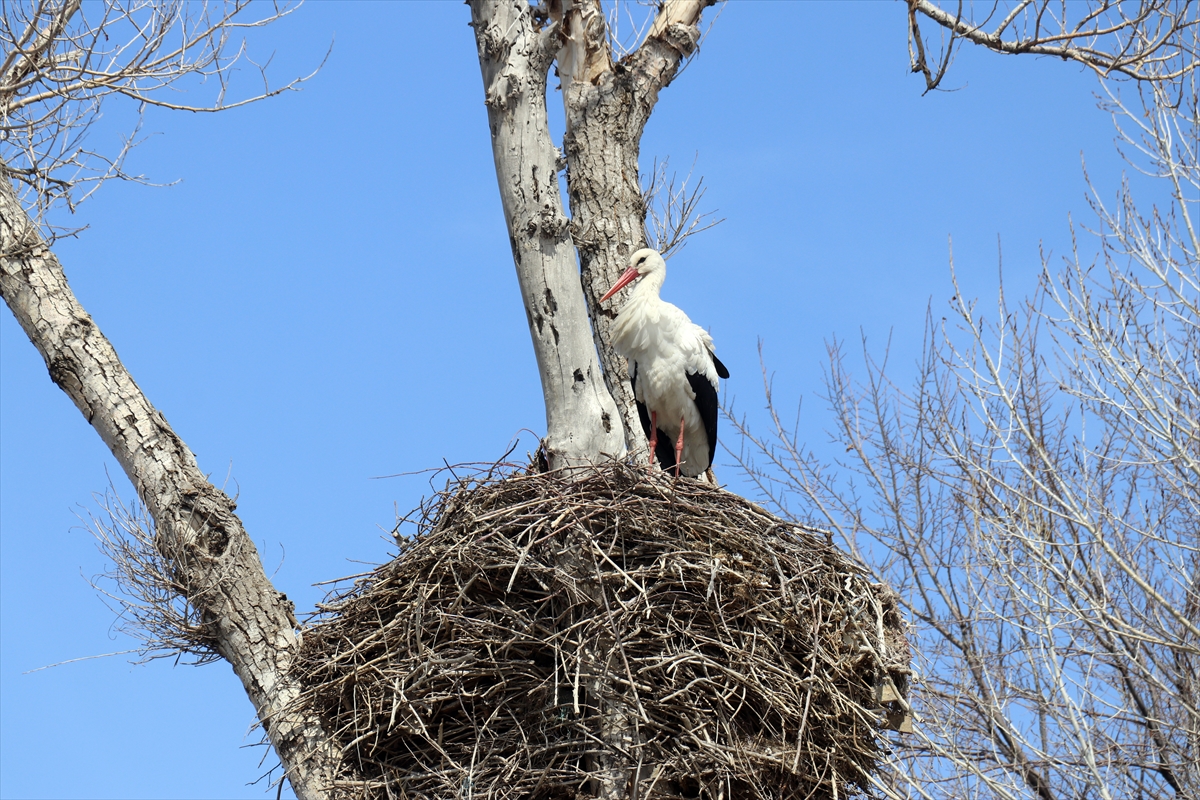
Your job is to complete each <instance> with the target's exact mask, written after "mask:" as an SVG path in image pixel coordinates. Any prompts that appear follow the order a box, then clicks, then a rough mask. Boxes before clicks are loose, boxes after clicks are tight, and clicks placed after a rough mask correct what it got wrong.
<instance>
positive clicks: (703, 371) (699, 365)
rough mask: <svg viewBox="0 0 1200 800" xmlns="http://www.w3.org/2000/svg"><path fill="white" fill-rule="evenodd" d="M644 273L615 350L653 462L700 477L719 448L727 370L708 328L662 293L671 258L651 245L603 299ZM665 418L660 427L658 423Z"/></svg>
mask: <svg viewBox="0 0 1200 800" xmlns="http://www.w3.org/2000/svg"><path fill="white" fill-rule="evenodd" d="M638 278H641V280H640V281H639V282H638V284H637V286H635V287H633V291H632V292H630V294H629V300H628V301H626V303H625V306H624V307H623V308H622V309H621V311H620V313H619V314H617V320H616V322H615V323H614V324H613V338H612V343H613V348H614V349H616V351H617V352H618V353H620V354H621V355H623V356H625V357H626V358H628V359H629V376H630V379H631V380H632V381H633V396H634V398H635V399H636V400H637V408H638V416H639V417H640V418H641V420H642V430H644V431H645V433H646V437H647V438H648V439H649V440H650V454H651V455H650V463H651V464H653V463H654V457H655V456H658V463H659V464H660V465H662V468H663V469H664V470H669V469H671V468H672V467H674V468H675V475H676V477H678V475H679V472H680V469H681V468H682V471H683V474H684V475H687V476H689V477H695V476H697V475H702V474H703V473H704V471H705V470H707V469H708V468H709V466H710V465H711V464H712V461H713V455H714V453H715V452H716V449H717V378H718V377H721V378H728V377H729V370H727V369H725V365H724V364H722V363H721V361H720V359H718V358H717V357H716V355H715V354H714V353H713V340H712V337H711V336H709V335H708V331H706V330H704V329H703V328H701V327H700V326H699V325H695V324H693V323H692V321H691V320H690V319H688V317H687V314H684V313H683V312H682V311H680V310H679V309H678V308H676V307H675V306H673V305H671V304H670V303H668V302H666V301H664V300H663V299H662V298H660V297H659V296H658V293H659V291H660V290H661V289H662V285H663V281H665V280H666V278H667V262H665V261H663V257H662V256H661V255H659V254H658V252H657V251H655V250H651V249H650V248H648V247H646V248H643V249H641V250H638V251H637V252H636V253H634V254H633V255H632V256H631V257H630V259H629V269H627V270H625V272H624V273H623V274H622V275H621V277H620V278H618V279H617V282H616V283H614V284H613V287H612V288H611V289H609V290H608V293H607V294H605V295H604V297H601V298H600V302H601V303H603V302H604V301H605V300H607V299H608V298H610V297H612V296H613V295H614V294H616V293H617V292H618V291H620V290H621V289H622V288H624V287H625V286H628V285H629V284H630V283H632V282H633V281H635V280H637V279H638ZM660 420H661V427H660V422H659V421H660Z"/></svg>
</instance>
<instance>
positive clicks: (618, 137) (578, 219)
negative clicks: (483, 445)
mask: <svg viewBox="0 0 1200 800" xmlns="http://www.w3.org/2000/svg"><path fill="white" fill-rule="evenodd" d="M712 3H713V0H667V1H666V2H664V3H663V5H662V8H661V9H660V10H659V13H658V15H657V17H655V20H654V23H653V25H652V26H651V29H650V32H649V34H647V37H646V40H645V41H644V42H643V43H642V44H641V46H640V47H639V48H638V49H637V50H636V51H635V52H633V53H631V54H630V55H628V56H627V57H625V58H623V59H621V60H620V61H618V62H613V60H612V50H611V47H610V45H609V41H608V29H607V26H606V25H605V22H604V14H603V10H602V9H601V7H600V3H599V0H581V1H580V2H572V0H554V2H552V3H551V6H550V13H551V16H552V18H553V19H554V20H555V22H556V23H557V24H558V25H559V26H560V31H561V32H560V42H561V48H560V51H559V54H558V63H559V76H560V77H561V79H562V95H563V104H564V106H565V109H566V118H567V131H566V136H565V137H564V140H563V151H564V154H565V155H566V158H567V164H568V171H567V192H568V196H569V199H570V204H571V215H572V230H571V232H572V234H573V236H574V239H575V244H576V246H577V247H578V248H579V263H580V269H581V272H582V277H583V289H584V294H585V295H586V296H587V305H588V308H589V309H590V310H591V312H592V330H593V335H594V337H595V345H596V349H597V351H598V352H599V353H600V361H601V364H602V365H603V367H604V376H605V380H606V381H607V383H608V389H609V391H610V392H611V393H612V396H613V397H614V398H615V399H616V401H617V405H618V407H619V408H620V410H621V419H622V422H623V423H624V426H625V430H626V445H627V446H628V448H629V450H630V453H632V454H634V455H635V456H636V457H640V458H648V456H649V451H648V450H647V448H646V442H645V438H644V436H643V434H642V429H641V424H640V422H639V421H638V416H637V408H636V406H635V404H634V400H633V390H632V388H631V386H630V382H629V373H628V369H627V367H626V364H625V360H624V359H623V358H621V357H620V356H618V355H617V354H616V353H615V351H614V350H613V348H612V323H613V320H614V318H615V316H616V314H615V311H614V310H613V309H612V308H601V307H600V303H599V300H600V298H601V297H602V296H603V295H604V293H605V292H606V291H607V290H608V288H609V287H610V286H611V285H612V284H613V282H615V280H616V279H617V276H619V275H620V273H621V272H622V271H623V270H624V269H625V267H626V266H627V262H628V259H629V255H630V254H631V253H633V252H634V251H636V250H638V249H639V248H641V247H645V245H646V234H645V220H646V208H645V205H644V203H643V200H642V190H641V182H640V180H639V178H638V155H639V151H640V146H641V139H642V131H643V130H644V129H645V126H646V122H647V121H648V120H649V119H650V114H651V112H652V111H653V110H654V106H655V104H656V103H657V102H658V93H659V91H660V90H662V89H663V88H664V87H665V86H667V85H668V84H669V83H670V82H671V81H672V80H673V79H674V77H675V75H676V74H677V73H678V71H679V67H680V64H681V63H682V62H683V59H684V58H686V57H687V56H689V55H691V53H693V52H694V51H695V49H696V45H697V43H698V42H699V40H700V32H699V30H698V28H697V27H696V23H697V22H698V21H699V19H700V14H701V12H702V11H703V10H704V9H705V8H706V7H708V6H709V5H712Z"/></svg>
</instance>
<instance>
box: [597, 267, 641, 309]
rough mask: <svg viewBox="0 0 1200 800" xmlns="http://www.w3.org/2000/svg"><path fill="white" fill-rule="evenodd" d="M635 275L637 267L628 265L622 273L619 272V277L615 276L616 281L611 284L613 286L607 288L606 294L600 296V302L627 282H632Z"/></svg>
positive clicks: (626, 284)
mask: <svg viewBox="0 0 1200 800" xmlns="http://www.w3.org/2000/svg"><path fill="white" fill-rule="evenodd" d="M637 276H638V271H637V267H630V268H629V269H627V270H625V271H624V272H623V273H621V277H619V278H617V282H616V283H614V284H613V287H612V288H611V289H609V290H608V294H606V295H604V297H601V298H600V302H601V303H603V302H604V301H605V300H607V299H608V298H610V297H612V296H613V295H614V294H616V293H617V292H619V291H621V290H622V289H624V288H625V287H626V286H628V285H629V284H631V283H633V282H634V280H635V279H636V278H637Z"/></svg>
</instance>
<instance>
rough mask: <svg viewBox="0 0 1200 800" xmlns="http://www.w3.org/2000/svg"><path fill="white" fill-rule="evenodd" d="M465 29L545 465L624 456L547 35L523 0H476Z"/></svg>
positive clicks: (551, 41)
mask: <svg viewBox="0 0 1200 800" xmlns="http://www.w3.org/2000/svg"><path fill="white" fill-rule="evenodd" d="M471 25H472V27H473V28H474V30H475V42H476V45H477V46H478V50H479V68H480V71H481V72H482V74H483V86H484V91H485V102H486V104H487V113H488V127H489V128H490V130H491V136H492V154H493V156H494V157H495V161H496V178H497V182H498V183H499V186H500V199H501V204H502V205H503V207H504V220H505V222H506V223H507V225H508V237H509V244H510V245H511V247H512V256H513V262H514V264H515V265H516V269H517V282H518V284H519V285H520V287H521V298H522V300H523V302H524V304H525V313H526V318H527V320H526V321H527V322H528V324H529V335H530V338H531V339H532V340H533V351H534V355H535V356H536V357H537V364H538V374H539V375H540V377H541V381H542V393H543V395H544V397H545V401H546V402H545V404H546V438H545V440H544V441H543V445H544V447H545V450H546V456H547V460H548V463H549V466H550V468H552V469H554V468H557V467H561V466H575V465H580V464H589V463H597V462H599V461H602V460H607V459H612V458H618V459H619V458H623V457H624V455H625V434H624V430H623V428H622V425H621V419H620V417H619V415H618V413H617V405H616V403H615V402H614V401H613V398H612V396H611V395H610V394H609V392H608V391H607V389H606V388H605V385H604V382H603V381H604V379H603V377H602V375H601V370H600V364H599V362H598V361H597V359H596V350H595V346H594V345H593V343H592V338H591V330H590V326H589V325H588V312H587V307H586V305H585V299H584V294H583V293H582V292H581V291H580V286H579V270H578V267H577V266H576V261H575V245H574V243H573V242H572V240H571V234H570V231H569V224H568V220H567V217H566V214H565V213H564V211H563V205H562V199H561V197H560V196H559V191H558V171H559V156H558V151H557V149H556V148H555V147H554V144H553V142H552V141H551V139H550V130H549V124H548V120H547V115H546V73H547V71H548V70H549V68H550V63H551V61H552V60H553V58H554V55H555V52H556V51H557V40H556V38H555V36H554V33H555V31H554V29H553V28H547V29H544V30H540V31H539V30H537V29H536V26H535V24H534V19H533V14H532V12H531V9H530V6H529V4H528V3H527V2H525V0H475V2H472V3H471Z"/></svg>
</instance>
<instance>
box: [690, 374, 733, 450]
mask: <svg viewBox="0 0 1200 800" xmlns="http://www.w3.org/2000/svg"><path fill="white" fill-rule="evenodd" d="M713 361H714V362H715V363H716V365H717V369H718V370H719V371H721V372H724V371H725V367H724V365H722V364H721V362H720V361H717V357H716V356H713ZM718 374H719V373H718ZM726 375H728V372H726ZM687 379H688V383H689V384H691V387H692V391H693V392H695V393H696V408H697V409H698V410H699V411H700V419H702V420H704V432H705V433H707V434H708V463H707V464H705V465H704V466H702V467H700V472H703V471H704V470H706V469H708V468H709V467H710V466H712V462H713V459H715V458H716V456H717V416H718V407H717V387H715V386H713V385H712V384H711V383H710V382H709V380H708V378H706V377H704V376H703V375H697V374H696V373H694V372H689V373H688V376H687Z"/></svg>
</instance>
